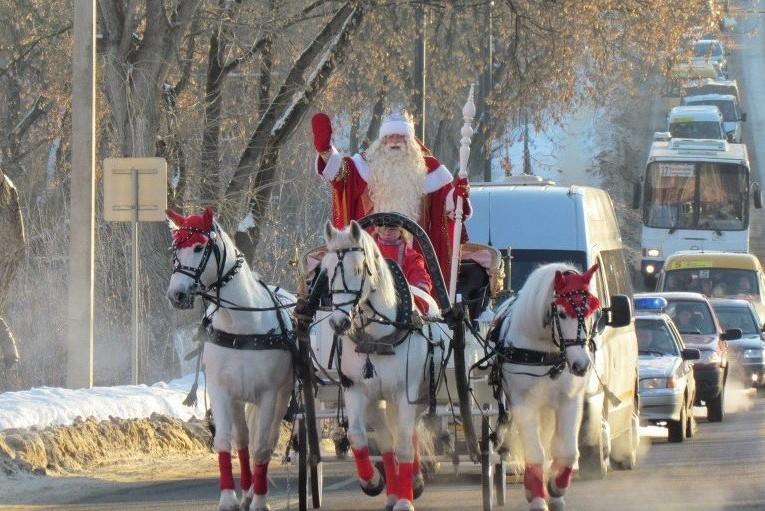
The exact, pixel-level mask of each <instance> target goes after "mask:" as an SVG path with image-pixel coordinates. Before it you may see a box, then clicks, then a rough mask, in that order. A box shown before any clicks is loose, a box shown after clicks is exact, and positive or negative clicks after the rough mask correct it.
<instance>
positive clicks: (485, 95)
mask: <svg viewBox="0 0 765 511" xmlns="http://www.w3.org/2000/svg"><path fill="white" fill-rule="evenodd" d="M492 7H494V2H487V3H486V11H485V12H484V15H485V20H484V26H485V27H486V41H485V43H484V46H483V58H484V64H485V66H486V71H484V73H483V76H482V78H483V79H482V80H481V98H482V100H483V116H484V122H483V135H484V137H483V145H484V147H483V151H484V160H483V180H484V181H485V182H487V183H488V182H490V181H491V177H492V176H491V108H490V107H489V96H491V91H492V89H493V88H494V27H493V21H492V12H491V11H492Z"/></svg>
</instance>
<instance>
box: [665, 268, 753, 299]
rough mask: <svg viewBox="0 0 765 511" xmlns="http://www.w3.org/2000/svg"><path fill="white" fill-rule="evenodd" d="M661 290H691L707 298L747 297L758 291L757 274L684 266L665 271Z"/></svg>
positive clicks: (747, 271) (728, 269)
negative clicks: (680, 268)
mask: <svg viewBox="0 0 765 511" xmlns="http://www.w3.org/2000/svg"><path fill="white" fill-rule="evenodd" d="M661 290H662V291H692V292H694V293H701V294H703V295H706V296H707V297H709V298H724V297H736V298H744V299H749V298H752V297H753V296H756V295H758V294H759V293H760V290H759V286H758V285H757V274H756V273H755V272H754V271H752V270H735V269H731V268H686V269H682V270H670V271H667V274H666V276H665V277H664V285H663V286H662V289H661Z"/></svg>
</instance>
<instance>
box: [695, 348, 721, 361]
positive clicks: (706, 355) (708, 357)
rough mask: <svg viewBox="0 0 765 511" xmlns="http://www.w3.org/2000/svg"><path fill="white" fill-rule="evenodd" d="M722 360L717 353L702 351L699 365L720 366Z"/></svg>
mask: <svg viewBox="0 0 765 511" xmlns="http://www.w3.org/2000/svg"><path fill="white" fill-rule="evenodd" d="M721 360H722V359H721V358H720V354H719V353H717V352H716V351H709V350H702V351H701V356H700V357H699V359H698V360H697V361H696V363H697V364H719V363H720V361H721Z"/></svg>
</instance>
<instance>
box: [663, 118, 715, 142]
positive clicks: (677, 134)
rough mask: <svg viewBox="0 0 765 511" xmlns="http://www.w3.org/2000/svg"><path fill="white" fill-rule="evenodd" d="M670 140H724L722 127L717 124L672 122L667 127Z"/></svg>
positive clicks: (707, 122) (710, 122)
mask: <svg viewBox="0 0 765 511" xmlns="http://www.w3.org/2000/svg"><path fill="white" fill-rule="evenodd" d="M669 132H670V134H671V135H672V138H707V139H712V140H724V139H725V137H724V135H723V130H722V127H721V126H720V123H719V122H713V121H700V122H673V123H670V125H669Z"/></svg>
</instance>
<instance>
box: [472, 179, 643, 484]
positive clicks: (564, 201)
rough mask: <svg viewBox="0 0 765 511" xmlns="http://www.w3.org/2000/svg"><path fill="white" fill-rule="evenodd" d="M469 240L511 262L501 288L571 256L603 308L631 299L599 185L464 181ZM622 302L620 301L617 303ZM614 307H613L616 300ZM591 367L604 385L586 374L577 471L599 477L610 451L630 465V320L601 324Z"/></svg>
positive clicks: (634, 432) (633, 435)
mask: <svg viewBox="0 0 765 511" xmlns="http://www.w3.org/2000/svg"><path fill="white" fill-rule="evenodd" d="M470 200H471V203H472V205H473V216H472V217H471V218H470V219H469V220H468V221H467V224H466V225H467V232H468V235H469V237H470V240H471V241H473V242H476V243H484V244H487V245H491V246H493V247H496V248H497V249H499V250H500V251H501V252H502V254H503V256H504V257H505V258H509V259H510V260H512V265H510V264H508V262H509V261H508V260H506V263H505V268H510V271H509V272H508V273H509V274H510V282H509V283H507V284H506V286H505V287H506V288H511V289H513V290H515V291H517V290H519V289H520V288H521V286H522V285H523V283H524V281H525V280H526V278H527V277H528V275H529V273H530V272H531V271H532V270H533V269H534V268H535V267H537V266H538V265H540V264H545V263H550V262H570V263H573V264H574V265H575V266H577V267H579V268H581V269H585V268H587V267H589V266H590V265H592V264H594V263H595V262H599V263H600V267H601V271H599V272H597V273H596V274H595V275H596V276H595V279H596V280H595V293H596V294H597V295H598V297H599V298H600V300H601V301H602V303H603V305H604V306H606V307H608V306H611V305H612V304H617V302H620V299H619V298H616V297H615V295H626V296H627V297H629V300H627V302H628V305H629V303H630V302H631V298H632V283H631V281H630V274H629V271H628V267H627V264H626V262H625V258H624V249H623V246H622V239H621V235H620V234H619V227H618V225H617V223H616V216H615V213H614V207H613V204H612V202H611V198H610V197H609V196H608V194H607V193H606V192H605V191H603V190H600V189H598V188H590V187H583V186H571V187H562V186H554V183H551V182H549V181H543V180H541V179H539V178H533V177H530V176H521V177H511V178H509V179H508V180H507V181H505V182H500V183H478V184H472V185H471V193H470ZM621 303H623V302H621ZM617 307H618V305H617ZM596 344H597V349H596V351H595V367H596V369H597V373H598V375H600V377H601V379H602V381H603V382H604V383H605V385H606V387H607V391H604V389H603V386H602V385H601V384H600V382H599V381H598V378H597V375H596V374H595V373H594V372H592V371H591V372H590V373H589V378H590V381H589V384H588V389H587V396H586V401H585V407H584V419H583V422H582V430H581V436H580V452H581V458H580V461H579V467H580V473H581V474H582V475H584V476H589V477H603V476H605V474H606V472H607V470H608V461H609V453H610V459H611V461H612V462H614V464H617V465H618V466H620V467H623V468H632V467H633V466H634V464H635V462H636V456H637V446H638V441H639V438H638V415H637V414H638V410H639V407H638V401H637V400H638V393H637V389H638V378H637V360H638V355H637V338H636V336H635V328H634V322H632V321H630V323H629V324H628V325H627V326H623V327H618V328H617V327H607V328H605V330H604V331H603V332H602V333H601V335H599V336H597V337H596Z"/></svg>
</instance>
